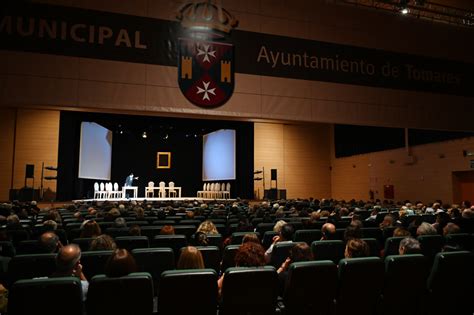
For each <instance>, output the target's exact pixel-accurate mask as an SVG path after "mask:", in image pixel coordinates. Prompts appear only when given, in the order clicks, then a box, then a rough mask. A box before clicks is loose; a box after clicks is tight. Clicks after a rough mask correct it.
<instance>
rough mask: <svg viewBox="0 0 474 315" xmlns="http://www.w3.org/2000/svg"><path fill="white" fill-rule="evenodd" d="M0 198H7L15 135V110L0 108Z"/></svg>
mask: <svg viewBox="0 0 474 315" xmlns="http://www.w3.org/2000/svg"><path fill="white" fill-rule="evenodd" d="M0 126H2V128H1V130H2V131H1V132H0V148H1V149H0V150H1V152H2V154H0V174H1V176H0V200H2V201H3V200H8V198H9V196H8V193H9V189H10V186H11V180H12V165H13V139H14V135H15V110H13V109H2V110H0Z"/></svg>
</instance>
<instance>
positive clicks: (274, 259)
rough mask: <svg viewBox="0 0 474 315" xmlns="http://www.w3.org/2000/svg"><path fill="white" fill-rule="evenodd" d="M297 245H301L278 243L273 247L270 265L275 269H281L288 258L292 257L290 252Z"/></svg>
mask: <svg viewBox="0 0 474 315" xmlns="http://www.w3.org/2000/svg"><path fill="white" fill-rule="evenodd" d="M297 244H301V243H296V242H291V243H276V244H275V245H273V250H272V254H271V256H270V265H272V266H273V267H275V268H278V267H280V266H281V264H282V263H283V262H284V261H285V260H286V259H287V258H288V256H290V250H291V249H292V248H293V247H294V246H295V245H297Z"/></svg>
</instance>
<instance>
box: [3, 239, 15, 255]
mask: <svg viewBox="0 0 474 315" xmlns="http://www.w3.org/2000/svg"><path fill="white" fill-rule="evenodd" d="M15 254H16V251H15V247H14V246H13V243H12V242H10V241H0V256H4V257H13V256H15Z"/></svg>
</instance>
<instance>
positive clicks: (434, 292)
mask: <svg viewBox="0 0 474 315" xmlns="http://www.w3.org/2000/svg"><path fill="white" fill-rule="evenodd" d="M473 260H474V259H473V256H472V254H471V253H470V252H468V251H456V252H442V253H438V254H436V256H435V259H434V263H433V268H432V269H431V273H430V276H429V278H428V299H427V303H426V309H425V313H426V314H430V315H438V314H439V315H441V314H456V315H467V314H470V315H471V314H472V313H473V311H474V303H472V292H474V287H473V280H474V269H473V268H472V266H473V264H474V261H473Z"/></svg>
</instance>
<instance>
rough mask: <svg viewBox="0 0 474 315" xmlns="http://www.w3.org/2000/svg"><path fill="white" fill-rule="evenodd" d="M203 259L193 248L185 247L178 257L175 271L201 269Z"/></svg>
mask: <svg viewBox="0 0 474 315" xmlns="http://www.w3.org/2000/svg"><path fill="white" fill-rule="evenodd" d="M203 268H204V259H203V258H202V254H201V252H200V251H199V250H198V249H197V248H196V247H194V246H188V247H185V248H184V249H183V250H182V251H181V255H179V260H178V265H177V269H203Z"/></svg>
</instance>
